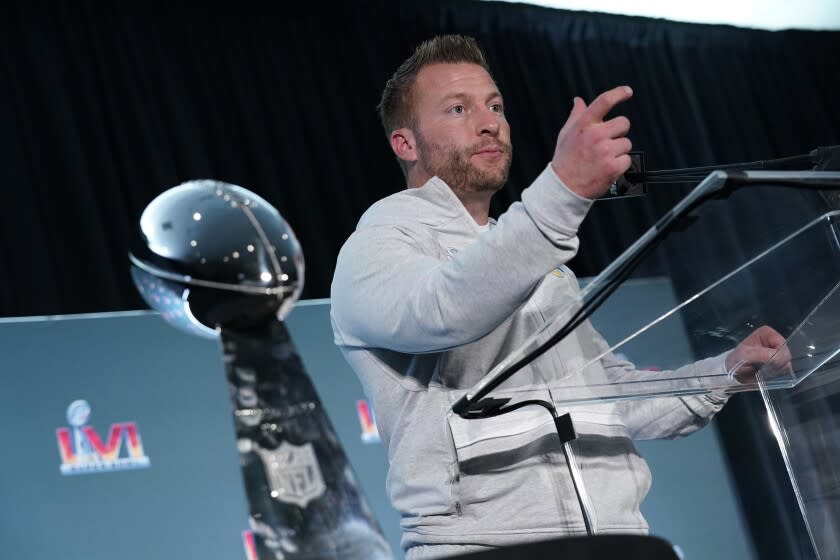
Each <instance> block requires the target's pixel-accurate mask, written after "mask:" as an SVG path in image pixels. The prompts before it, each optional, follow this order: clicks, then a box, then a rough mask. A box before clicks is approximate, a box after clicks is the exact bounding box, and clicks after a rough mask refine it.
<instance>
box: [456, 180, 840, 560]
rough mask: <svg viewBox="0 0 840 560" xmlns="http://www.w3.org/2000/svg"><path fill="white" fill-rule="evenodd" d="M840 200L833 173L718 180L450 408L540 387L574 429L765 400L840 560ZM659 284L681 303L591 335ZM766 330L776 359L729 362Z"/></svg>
mask: <svg viewBox="0 0 840 560" xmlns="http://www.w3.org/2000/svg"><path fill="white" fill-rule="evenodd" d="M837 189H840V173H833V172H832V173H829V172H735V173H725V172H722V171H716V172H714V173H712V174H711V175H709V176H708V177H707V178H706V179H705V180H704V181H703V182H702V183H700V184H699V185H698V186H697V187H696V188H695V189H694V190H692V191H691V192H690V193H689V194H688V195H687V196H686V197H685V198H684V199H683V200H682V201H681V202H680V203H679V204H677V205H676V206H675V207H674V208H673V209H672V210H670V211H669V212H667V213H666V214H665V215H664V216H662V218H661V219H660V220H659V222H658V223H657V224H656V225H655V226H654V227H653V228H651V229H650V230H649V231H648V232H646V233H645V234H644V235H643V236H642V237H641V238H640V239H639V240H638V241H636V242H635V243H634V244H633V245H631V246H630V247H629V248H628V249H626V250H625V252H624V253H623V254H622V255H621V256H620V257H619V258H618V259H616V260H615V261H614V262H613V263H612V264H611V265H610V266H609V267H608V268H607V269H605V270H604V271H603V272H602V273H601V274H599V275H598V276H597V277H596V278H595V279H593V280H592V281H591V282H590V283H588V284H587V285H586V286H585V287H583V288H582V289H581V290H579V291H577V292H576V293H573V294H571V295H570V297H569V298H568V299H567V300H566V301H564V302H558V306H557V309H556V313H555V314H554V318H553V319H549V320H548V321H547V322H546V324H545V326H544V327H543V328H542V329H541V330H540V331H539V332H537V333H536V334H534V335H533V336H532V337H531V338H530V339H529V341H528V342H527V343H526V344H524V345H523V346H522V347H520V348H519V349H517V350H515V351H514V352H512V353H511V354H510V355H508V356H507V357H506V358H505V359H503V360H502V361H501V362H500V363H499V364H498V365H497V366H496V367H495V368H494V369H493V370H492V371H491V372H489V373H488V374H487V375H486V376H485V377H484V378H483V380H482V381H481V382H480V383H479V384H478V385H476V386H475V387H474V388H473V389H472V390H471V391H469V392H468V393H467V394H466V395H465V396H464V398H463V399H462V400H461V401H459V403H456V405H455V407H453V410H455V411H456V412H458V409H459V407H460V409H461V410H463V409H464V407H465V406H466V405H467V404H469V403H472V404H475V403H479V402H481V401H482V399H485V398H487V397H490V398H502V397H504V398H506V399H510V401H509V402H510V403H511V404H515V403H516V402H517V398H520V399H521V398H522V397H521V395H522V394H523V393H524V391H523V387H527V388H529V389H530V390H531V391H533V388H534V387H537V386H539V387H541V388H542V390H544V393H545V397H546V400H547V401H549V402H551V403H553V405H554V406H555V407H556V409H557V411H558V412H559V411H568V412H569V413H570V414H571V417H572V420H574V417H575V411H576V409H577V408H584V407H585V406H587V405H593V404H602V403H609V402H630V401H636V402H638V401H639V400H641V399H649V398H654V397H674V396H686V395H702V394H711V395H712V396H713V397H714V398H717V399H719V400H723V399H724V398H726V397H727V396H728V395H730V394H733V393H738V392H742V391H759V392H760V393H761V396H762V398H763V401H764V403H765V405H766V408H767V414H768V421H769V424H770V426H769V429H771V430H772V431H773V433H774V435H775V438H776V440H777V441H778V444H779V448H780V450H781V454H782V457H783V459H784V463H785V466H786V468H787V472H788V475H789V476H790V480H791V483H792V485H793V489H794V492H795V495H796V498H797V501H798V504H799V508H800V509H801V514H802V515H803V517H804V520H805V525H806V527H807V530H808V533H809V537H810V539H811V544H812V546H813V548H814V551H815V555H816V557H817V558H822V559H827V558H838V557H840V359H839V358H838V353H840V210H834V209H832V208H830V207H829V204H828V203H827V202H826V198H824V197H823V196H822V195H821V194H820V191H821V190H837ZM747 213H749V214H750V215H751V217H752V219H751V220H750V221H749V223H750V224H755V223H756V221H757V220H756V219H755V218H756V217H757V216H758V217H760V218H761V223H762V227H761V228H755V226H754V225H752V226H747V225H746V223H745V222H742V221H740V220H739V219H738V217H739V215H746V214H747ZM567 272H569V273H570V271H567ZM651 280H654V281H659V282H664V283H665V284H666V285H668V286H669V289H671V290H673V294H674V298H662V301H651V302H649V303H648V304H647V305H646V306H645V307H644V309H645V311H644V312H643V313H636V314H635V315H633V316H625V320H623V321H622V324H620V325H616V324H611V325H609V328H608V329H602V330H601V331H596V330H595V329H594V328H593V326H592V322H597V321H596V319H597V317H598V316H599V314H600V313H605V312H606V311H607V310H608V309H609V307H610V305H611V303H612V301H613V299H612V298H610V295H611V294H613V293H614V292H615V291H616V290H621V289H622V286H626V285H628V283H633V282H649V281H651ZM674 301H676V302H677V304H676V305H674ZM615 314H616V310H615V309H613V310H611V315H613V316H614V315H615ZM762 327H770V328H771V329H773V330H774V331H776V332H777V333H779V334H780V335H781V336H782V337H784V340H785V342H784V344H783V345H782V347H781V348H779V349H778V350H776V351H775V352H772V355H771V356H769V359H767V360H766V361H765V362H764V363H763V364H761V365H760V366H758V365H755V364H751V363H747V362H744V361H738V360H737V359H735V358H734V355H730V352H731V351H732V350H733V349H734V348H735V347H736V346H737V345H738V343H739V342H740V341H742V340H744V339H745V338H747V337H748V336H750V335H751V333H754V332H755V331H756V330H757V329H759V328H762ZM605 330H608V331H609V332H605ZM764 332H767V330H766V329H765V330H764ZM674 333H682V335H683V336H681V337H679V338H680V340H681V341H682V342H680V343H673V342H671V343H668V344H663V343H662V342H661V341H664V340H668V341H673V340H674ZM564 344H565V345H572V344H573V345H574V346H573V347H574V348H575V351H574V352H567V353H566V355H567V356H569V357H568V358H567V359H565V360H564V361H563V363H562V364H558V363H557V360H556V356H555V357H553V358H552V353H551V352H550V351H549V350H550V349H551V348H555V347H562V346H563V345H564ZM571 347H572V346H570V348H571ZM551 360H554V362H551V363H549V362H550V361H551ZM753 366H755V367H753ZM523 379H524V380H526V381H525V382H524V383H523ZM514 380H516V382H515V383H514ZM791 515H798V514H797V513H796V512H791Z"/></svg>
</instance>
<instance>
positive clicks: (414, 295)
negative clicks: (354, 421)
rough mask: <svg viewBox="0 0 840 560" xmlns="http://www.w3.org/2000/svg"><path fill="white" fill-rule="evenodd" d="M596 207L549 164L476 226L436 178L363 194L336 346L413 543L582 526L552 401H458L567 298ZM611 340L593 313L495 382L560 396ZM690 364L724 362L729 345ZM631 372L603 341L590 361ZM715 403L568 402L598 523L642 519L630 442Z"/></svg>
mask: <svg viewBox="0 0 840 560" xmlns="http://www.w3.org/2000/svg"><path fill="white" fill-rule="evenodd" d="M591 204H592V201H591V200H588V199H585V198H582V197H580V196H578V195H577V194H575V193H574V192H572V191H571V190H569V189H568V188H567V187H566V186H565V185H564V184H563V183H562V182H561V181H560V180H559V179H558V178H557V176H556V175H555V174H554V172H553V171H552V170H551V167H550V166H548V167H547V168H546V169H545V171H543V173H541V174H540V176H539V177H538V178H537V179H536V180H535V181H534V183H533V184H532V185H531V186H530V187H528V188H527V189H525V190H524V191H523V193H522V201H521V202H517V203H514V204H512V205H511V206H510V208H509V209H508V211H507V212H505V213H504V214H503V215H502V216H501V217H500V218H499V220H498V222H495V223H493V227H492V228H490V229H489V231H485V232H482V230H481V228H480V227H479V226H478V225H477V224H476V223H475V221H474V220H473V219H472V217H471V216H470V215H469V213H468V212H467V210H466V209H465V208H464V206H463V205H462V204H461V202H460V200H459V199H458V198H457V197H456V196H455V194H454V193H453V192H452V190H451V189H450V188H449V187H448V186H447V185H446V184H445V183H444V182H443V181H442V180H440V179H439V178H437V177H434V178H432V179H430V180H429V181H428V182H427V183H426V184H425V185H423V186H422V187H420V188H412V189H407V190H404V191H402V192H399V193H396V194H394V195H391V196H389V197H387V198H385V199H383V200H380V201H379V202H377V203H375V204H374V205H373V206H371V207H370V209H369V210H368V211H367V212H366V213H365V214H364V216H363V217H362V218H361V220H360V222H359V224H358V227H357V229H356V231H355V232H354V233H353V234H352V235H351V236H350V238H349V239H348V240H347V242H346V243H345V245H344V246H343V248H342V249H341V252H340V254H339V256H338V262H337V265H336V270H335V276H334V278H333V284H332V312H331V313H332V324H333V330H334V333H335V342H336V344H337V345H338V346H339V347H340V348H341V350H342V352H343V354H344V356H345V358H346V359H347V361H348V362H349V364H350V365H351V367H352V368H353V370H354V371H355V372H356V373H357V375H358V376H359V378H360V380H361V382H362V385H363V387H364V389H365V392H366V394H367V396H368V398H369V399H370V400H371V401H372V403H373V408H374V410H375V413H376V420H377V425H378V428H379V432H380V435H381V437H382V441H383V443H384V444H385V446H386V447H387V450H388V459H389V463H390V468H389V472H388V479H387V483H386V484H387V490H388V493H389V495H390V498H391V502H392V504H393V505H394V507H395V508H396V509H397V510H399V511H400V513H401V515H402V522H401V523H402V529H403V539H402V546H403V548H405V549H407V550H409V557H411V550H410V549H411V548H412V547H416V548H415V550H417V551H418V552H419V550H420V549H421V548H422V549H423V550H424V551H428V550H429V549H434V546H435V545H452V544H460V545H468V546H469V545H475V546H477V547H478V546H503V545H506V544H513V543H519V542H527V541H533V540H542V539H548V538H553V537H559V536H566V535H574V534H585V527H584V524H583V518H582V515H581V511H580V507H579V505H578V502H577V498H576V495H575V493H574V489H573V486H572V482H571V479H570V477H569V474H568V470H567V468H566V465H565V460H564V458H563V454H562V448H561V445H560V443H559V441H558V438H557V435H556V433H555V431H554V425H553V421H552V418H551V416H550V415H549V414H548V413H547V412H546V411H545V410H544V409H542V408H539V407H523V408H521V409H519V410H517V411H515V412H513V413H510V414H505V415H502V416H498V417H494V418H488V419H481V420H465V419H462V418H460V417H459V416H457V415H454V414H452V413H451V412H450V407H451V406H452V404H453V403H454V402H455V401H456V400H457V399H458V398H459V397H461V396H462V395H463V394H464V393H465V392H466V391H467V390H468V389H470V388H471V387H472V386H473V385H475V383H477V382H478V381H479V380H480V379H481V378H482V377H483V376H484V375H485V374H486V373H487V372H489V371H490V370H491V369H492V368H493V366H495V365H496V364H497V363H499V362H500V361H501V360H502V359H503V358H505V357H506V356H507V355H508V354H509V353H510V352H511V351H513V350H515V349H516V348H517V347H519V346H520V345H521V344H522V343H523V342H524V341H525V340H526V339H527V338H528V337H529V336H530V335H531V334H533V333H534V332H535V331H536V330H537V329H539V328H540V327H542V326H543V325H545V323H546V321H547V320H549V319H551V318H553V317H554V315H555V314H557V313H558V312H560V311H561V308H562V307H563V305H564V304H567V303H568V302H569V300H570V299H571V298H575V297H576V295H577V293H578V284H577V280H576V279H575V277H574V275H573V274H572V272H571V271H570V270H569V269H568V268H567V267H566V266H565V263H566V262H568V261H569V260H570V259H571V258H572V257H573V256H574V255H575V253H576V252H577V248H578V239H577V230H578V226H579V225H580V223H581V221H582V220H583V219H584V217H585V216H586V213H587V211H588V209H589V207H590V206H591ZM606 348H607V346H606V342H604V340H603V338H601V337H600V336H599V335H598V333H597V332H595V330H594V329H593V328H592V327H591V325H589V324H588V323H586V324H584V325H582V326H581V327H579V328H578V329H577V330H576V331H575V332H574V333H572V334H571V335H570V336H569V337H567V338H566V339H565V340H563V341H562V342H561V343H560V344H558V345H556V346H555V347H554V348H552V349H551V350H550V351H549V352H547V353H546V354H545V355H543V356H542V357H541V358H540V359H539V360H537V361H535V362H534V363H533V364H531V365H530V366H528V367H527V368H525V369H523V370H521V371H519V372H517V374H516V375H514V376H513V377H512V378H511V379H510V380H508V381H506V382H505V384H504V385H503V386H501V387H500V388H499V390H498V391H497V393H496V394H504V395H505V396H513V397H514V398H515V399H516V400H520V399H523V398H542V399H545V398H546V396H547V390H546V388H550V389H551V391H552V392H553V393H554V394H562V390H563V383H564V380H565V381H566V382H568V379H569V378H568V375H569V372H573V371H578V370H579V369H580V368H579V366H580V364H581V363H582V362H583V360H585V359H586V357H587V356H590V355H594V356H597V355H601V354H603V353H604V352H605V350H606ZM686 367H689V368H699V370H715V372H717V371H719V369H720V368H722V367H723V358H722V357H717V358H710V359H708V360H702V361H700V362H697V363H695V364H691V365H688V366H686ZM633 369H634V368H633V365H632V364H630V363H628V362H626V361H621V360H619V359H617V358H616V357H614V356H613V355H612V354H609V353H607V354H606V356H605V357H603V358H602V359H600V360H599V361H597V363H596V364H595V365H594V366H590V367H587V368H586V369H585V374H586V376H587V377H586V379H587V380H590V381H592V382H596V383H604V382H610V381H614V380H616V379H619V378H621V377H623V376H626V375H630V374H632V372H633ZM725 401H726V397H725V396H724V395H720V394H708V395H702V396H691V397H681V398H676V397H673V398H659V399H648V400H644V401H631V402H621V403H611V404H598V405H581V406H576V407H573V408H572V409H571V410H570V412H571V416H572V419H573V422H574V425H575V428H576V430H577V432H578V435H579V438H578V439H577V440H575V441H574V442H573V449H574V450H575V452H576V455H577V457H578V462H579V464H580V466H581V470H582V474H583V479H584V482H585V484H586V486H587V489H588V491H589V493H590V497H591V499H592V502H593V505H594V509H595V516H596V520H595V524H596V527H597V530H598V531H599V532H630V533H644V532H646V531H647V523H646V522H645V520H644V518H643V517H642V515H641V513H640V511H639V505H640V503H641V501H642V499H643V498H644V497H645V495H646V493H647V491H648V489H649V486H650V472H649V470H648V468H647V465H646V463H645V461H644V460H643V459H642V458H641V457H640V455H639V453H638V452H637V450H636V449H635V447H634V446H633V443H632V439H634V438H637V439H648V438H660V437H678V436H682V435H686V434H688V433H690V432H692V431H694V430H696V429H697V428H699V427H701V426H703V425H704V424H706V423H707V422H708V420H709V419H710V418H711V416H712V415H713V414H714V413H715V412H717V411H718V410H720V408H721V407H722V406H723V404H724V403H725ZM441 548H443V547H442V546H441ZM423 554H424V555H425V554H426V552H424V553H423Z"/></svg>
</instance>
